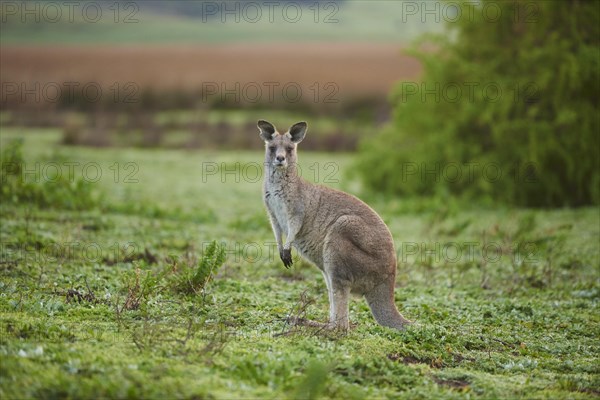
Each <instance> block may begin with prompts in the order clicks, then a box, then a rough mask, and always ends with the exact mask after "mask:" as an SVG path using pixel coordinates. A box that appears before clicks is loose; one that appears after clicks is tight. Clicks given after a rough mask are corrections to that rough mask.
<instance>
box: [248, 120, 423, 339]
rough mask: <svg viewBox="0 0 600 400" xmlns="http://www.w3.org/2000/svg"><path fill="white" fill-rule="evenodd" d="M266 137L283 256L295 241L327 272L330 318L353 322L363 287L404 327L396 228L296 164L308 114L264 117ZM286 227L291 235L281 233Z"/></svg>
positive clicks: (287, 261) (269, 194)
mask: <svg viewBox="0 0 600 400" xmlns="http://www.w3.org/2000/svg"><path fill="white" fill-rule="evenodd" d="M258 129H259V131H260V137H261V138H262V139H263V140H264V141H265V143H266V151H265V180H264V188H263V199H264V202H265V205H266V207H267V210H268V213H269V218H270V220H271V226H272V227H273V232H274V233H275V239H276V240H277V247H278V249H279V255H280V257H281V260H282V261H283V264H284V265H285V266H286V267H287V268H289V267H290V266H291V265H292V256H291V247H292V246H294V247H295V248H296V250H297V251H298V252H299V253H300V254H301V255H302V256H303V257H304V258H306V259H308V260H309V261H311V262H312V263H314V264H315V265H316V266H317V267H318V268H319V269H320V270H321V271H322V272H323V276H324V277H325V283H326V284H327V290H328V292H329V323H328V324H318V323H316V322H311V324H312V325H317V326H325V327H327V328H332V329H333V328H335V329H342V330H347V329H348V301H349V297H350V293H354V294H360V295H364V296H365V298H366V299H367V302H368V304H369V307H370V308H371V312H372V313H373V316H374V317H375V319H376V320H377V322H378V323H379V324H380V325H383V326H388V327H392V328H396V329H404V328H405V327H406V326H407V325H408V324H410V323H411V322H410V321H409V320H407V319H405V318H404V317H403V316H402V315H401V314H400V313H399V312H398V310H397V308H396V305H395V304H394V283H395V278H396V254H395V251H394V242H393V240H392V235H391V234H390V231H389V230H388V228H387V226H386V225H385V223H384V222H383V221H382V220H381V218H380V217H379V215H377V213H376V212H375V211H373V210H372V209H371V208H370V207H369V206H368V205H366V204H365V203H363V202H362V201H360V200H359V199H357V198H356V197H354V196H351V195H349V194H346V193H344V192H341V191H338V190H334V189H330V188H327V187H323V186H319V185H315V184H313V183H310V182H307V181H305V180H303V179H302V178H301V177H300V176H299V174H298V171H297V168H296V166H297V164H296V163H297V154H296V152H297V145H298V143H300V142H301V141H302V139H304V136H305V135H306V131H307V124H306V122H298V123H297V124H294V125H293V126H292V127H291V128H290V129H289V130H288V131H287V132H286V133H284V134H281V133H279V132H277V130H276V129H275V126H273V124H271V123H269V122H267V121H263V120H260V121H258ZM282 233H283V234H285V236H286V240H285V243H283V242H282V238H281V235H282Z"/></svg>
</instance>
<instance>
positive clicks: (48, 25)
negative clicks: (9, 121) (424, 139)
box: [0, 0, 441, 45]
mask: <svg viewBox="0 0 600 400" xmlns="http://www.w3.org/2000/svg"><path fill="white" fill-rule="evenodd" d="M0 3H1V5H2V7H0V13H1V15H0V17H1V21H2V22H1V24H0V44H3V45H20V44H93V43H102V44H134V43H145V44H152V43H157V44H161V43H163V44H164V43H224V42H230V43H231V42H254V43H256V42H284V41H302V42H306V41H345V42H348V41H351V42H356V41H373V42H388V43H389V42H392V43H406V42H408V41H410V40H412V39H414V38H415V37H416V36H418V35H420V34H421V33H424V32H431V31H435V30H439V29H441V27H440V25H439V24H436V23H422V22H420V20H419V19H418V18H410V19H409V20H408V21H407V20H406V18H403V13H405V12H406V10H405V8H404V7H405V6H404V5H403V2H402V1H362V0H361V1H353V0H348V1H337V2H334V1H327V2H320V3H316V2H314V1H292V2H285V1H279V2H275V3H277V4H278V5H272V4H273V2H261V1H257V2H243V1H234V2H225V7H222V6H221V5H222V4H224V2H221V1H214V2H213V1H209V2H206V1H171V2H168V1H137V2H131V1H121V2H115V1H101V2H98V1H92V2H89V1H80V2H76V3H73V5H68V3H69V2H66V3H67V4H65V2H43V1H27V2H6V1H4V2H0ZM413 3H414V2H413ZM403 19H404V21H403Z"/></svg>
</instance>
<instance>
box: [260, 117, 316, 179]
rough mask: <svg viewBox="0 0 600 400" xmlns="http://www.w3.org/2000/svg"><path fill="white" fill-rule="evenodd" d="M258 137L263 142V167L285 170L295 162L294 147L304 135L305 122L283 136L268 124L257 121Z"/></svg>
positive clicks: (299, 123)
mask: <svg viewBox="0 0 600 400" xmlns="http://www.w3.org/2000/svg"><path fill="white" fill-rule="evenodd" d="M258 130H259V131H260V137H261V138H262V139H263V140H264V141H265V144H266V146H265V148H266V151H265V165H266V167H267V168H276V169H281V170H285V169H287V168H288V166H295V165H296V162H297V155H296V147H297V145H298V143H300V142H301V141H302V139H304V136H305V135H306V130H307V125H306V122H298V123H297V124H294V125H292V127H291V128H290V129H289V130H288V131H287V132H286V133H284V134H281V133H279V132H277V130H276V129H275V126H273V124H271V123H270V122H267V121H263V120H260V121H258Z"/></svg>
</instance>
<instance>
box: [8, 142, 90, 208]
mask: <svg viewBox="0 0 600 400" xmlns="http://www.w3.org/2000/svg"><path fill="white" fill-rule="evenodd" d="M22 147H23V142H22V141H20V140H14V141H11V142H9V143H8V144H7V145H6V147H5V148H4V149H3V151H2V153H1V154H0V163H1V165H2V168H1V175H0V201H1V202H2V204H10V203H12V204H23V203H27V204H32V205H36V206H39V207H49V208H57V209H69V210H87V209H92V208H94V207H97V206H99V204H100V200H101V193H99V192H98V191H96V190H95V188H94V185H93V183H92V182H89V181H86V180H84V179H83V178H81V177H79V178H75V177H70V176H68V175H67V174H61V175H60V176H59V177H56V178H55V179H54V178H52V177H51V179H48V177H42V176H41V174H39V173H31V172H27V173H25V172H24V170H23V168H24V167H25V168H27V167H28V165H27V162H26V161H25V159H24V157H23V150H22Z"/></svg>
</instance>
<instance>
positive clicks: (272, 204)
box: [265, 188, 289, 235]
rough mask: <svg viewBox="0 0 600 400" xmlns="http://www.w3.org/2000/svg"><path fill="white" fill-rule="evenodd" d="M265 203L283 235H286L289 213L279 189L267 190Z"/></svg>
mask: <svg viewBox="0 0 600 400" xmlns="http://www.w3.org/2000/svg"><path fill="white" fill-rule="evenodd" d="M265 203H266V206H267V208H268V209H269V211H270V212H271V214H273V216H274V217H275V220H276V221H277V223H278V224H279V226H280V227H281V230H282V231H283V233H285V234H286V235H287V228H288V215H289V211H288V207H287V203H286V201H285V198H284V197H283V193H282V191H281V189H275V188H273V189H267V190H266V191H265Z"/></svg>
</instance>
